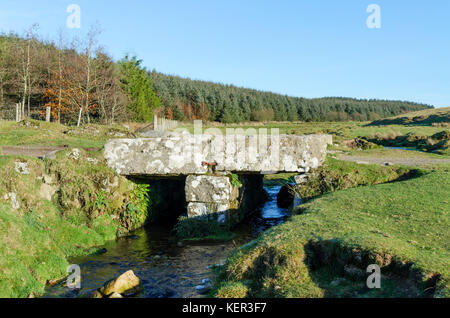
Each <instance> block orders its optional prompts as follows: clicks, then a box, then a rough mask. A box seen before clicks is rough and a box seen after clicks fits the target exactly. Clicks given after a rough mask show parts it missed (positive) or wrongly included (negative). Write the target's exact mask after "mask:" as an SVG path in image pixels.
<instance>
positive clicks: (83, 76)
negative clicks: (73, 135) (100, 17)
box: [0, 25, 160, 126]
mask: <svg viewBox="0 0 450 318" xmlns="http://www.w3.org/2000/svg"><path fill="white" fill-rule="evenodd" d="M37 30H38V26H37V25H33V26H32V27H31V28H30V29H29V30H27V31H26V32H25V33H24V34H20V35H19V34H15V33H11V34H2V35H0V109H8V108H12V107H13V105H14V104H17V103H19V104H20V108H21V114H22V118H25V117H31V116H32V115H33V116H41V117H43V116H45V109H46V108H47V107H50V108H51V117H52V119H53V120H54V121H57V122H60V123H65V124H69V125H74V124H76V125H78V126H79V125H82V124H89V123H92V122H96V123H103V124H112V123H116V122H123V121H128V120H134V121H151V119H152V114H153V111H154V110H155V109H158V108H160V104H159V99H158V97H157V96H156V92H155V90H154V89H153V88H152V85H151V83H150V77H149V76H148V74H147V71H146V69H145V68H144V67H143V66H142V61H140V60H138V59H137V58H135V57H129V56H125V57H124V58H123V59H121V60H120V61H114V60H113V59H112V57H111V56H110V55H109V54H108V53H107V52H106V51H105V50H104V49H103V48H102V47H101V46H100V45H99V43H98V40H97V38H98V35H99V34H100V31H99V29H98V28H97V27H95V26H94V27H91V28H90V30H89V32H88V33H87V34H86V36H85V37H84V38H72V39H70V40H69V39H67V38H65V37H64V34H63V33H62V32H60V33H59V36H58V39H57V40H45V39H42V38H40V37H39V35H38V33H37ZM33 110H37V113H36V112H33Z"/></svg>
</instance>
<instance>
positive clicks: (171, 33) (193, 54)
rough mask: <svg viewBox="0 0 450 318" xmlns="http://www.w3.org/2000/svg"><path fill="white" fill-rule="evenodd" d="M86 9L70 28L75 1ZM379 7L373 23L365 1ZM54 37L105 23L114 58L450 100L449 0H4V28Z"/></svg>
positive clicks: (209, 73)
mask: <svg viewBox="0 0 450 318" xmlns="http://www.w3.org/2000/svg"><path fill="white" fill-rule="evenodd" d="M70 4H78V5H79V6H80V8H81V29H68V28H67V27H66V19H67V17H68V16H69V13H67V12H66V9H67V6H68V5H70ZM370 4H378V5H379V6H380V8H381V28H380V29H369V28H368V27H367V25H366V19H367V17H368V16H369V15H370V14H369V13H367V12H366V8H367V7H368V5H370ZM34 22H37V23H39V25H40V34H41V35H43V36H46V37H54V36H55V35H56V34H57V31H58V29H60V28H63V29H64V30H65V33H66V35H67V36H72V35H82V34H85V33H86V32H87V31H88V29H89V26H90V25H92V24H94V23H99V24H100V25H101V27H102V29H103V33H102V34H101V36H100V42H101V43H102V45H103V46H104V47H105V48H106V49H107V50H108V51H109V52H110V53H111V54H112V55H113V57H114V58H115V59H119V58H121V57H123V56H124V55H125V54H126V53H128V52H129V53H131V54H136V55H137V56H138V57H139V58H141V59H143V60H144V62H145V65H146V66H147V67H148V68H149V69H156V70H157V71H160V72H163V73H168V74H176V75H180V76H183V77H190V78H193V79H202V80H211V81H215V82H221V83H227V84H235V85H238V86H244V87H251V88H256V89H260V90H268V91H273V92H277V93H282V94H288V95H292V96H302V97H323V96H348V97H357V98H379V99H400V100H410V101H417V102H422V103H427V104H431V105H434V106H436V107H442V106H450V1H448V0H434V1H413V0H408V1H406V0H395V1H393V0H389V1H381V0H370V1H363V0H346V1H335V0H308V1H301V0H297V1H287V0H286V1H283V0H280V1H275V0H273V1H264V0H240V1H234V0H221V1H219V0H207V1H204V0H201V1H200V0H185V1H149V0H128V1H122V0H115V1H111V0H109V1H108V0H90V1H84V0H70V1H66V0H20V1H17V0H2V1H1V3H0V30H1V31H5V32H6V31H10V30H13V31H17V32H22V31H24V30H25V29H26V28H28V27H29V26H30V25H31V24H32V23H34Z"/></svg>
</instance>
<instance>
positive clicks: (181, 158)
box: [104, 133, 332, 223]
mask: <svg viewBox="0 0 450 318" xmlns="http://www.w3.org/2000/svg"><path fill="white" fill-rule="evenodd" d="M331 142H332V139H331V136H329V135H304V136H297V135H275V136H273V135H272V136H270V135H269V136H261V135H251V136H248V135H247V136H246V135H231V136H229V135H227V136H224V135H220V134H209V135H205V134H201V135H193V134H189V133H169V134H161V135H156V136H153V137H148V138H136V139H114V140H110V141H108V142H107V143H106V145H105V150H104V156H105V159H106V161H107V164H108V166H109V167H111V168H113V169H114V170H116V172H117V173H119V174H121V175H124V176H128V177H145V178H177V177H178V178H180V177H182V178H185V180H186V181H185V189H184V191H185V195H186V203H187V214H188V216H189V217H199V216H205V217H208V218H213V219H215V220H217V221H219V222H220V223H225V222H232V223H234V222H236V221H239V220H240V219H241V218H242V216H243V214H245V212H243V211H244V210H251V209H254V208H255V207H256V206H255V205H259V204H260V203H262V202H263V201H264V200H265V197H264V194H263V192H264V191H263V188H262V186H263V175H264V174H275V173H285V172H290V173H298V174H305V173H308V172H309V171H310V170H311V169H315V168H317V167H319V166H320V165H321V164H322V163H323V162H324V160H325V157H326V153H327V145H328V144H330V143H331Z"/></svg>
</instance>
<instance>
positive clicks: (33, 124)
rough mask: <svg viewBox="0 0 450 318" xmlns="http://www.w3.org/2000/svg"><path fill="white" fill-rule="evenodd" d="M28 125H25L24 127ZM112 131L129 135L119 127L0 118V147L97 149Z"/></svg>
mask: <svg viewBox="0 0 450 318" xmlns="http://www.w3.org/2000/svg"><path fill="white" fill-rule="evenodd" d="M27 125H28V126H27ZM116 133H121V134H124V136H129V132H128V131H127V130H126V129H125V128H124V127H122V126H119V125H116V126H102V125H95V124H93V125H88V126H84V127H68V126H64V125H59V124H57V123H46V122H43V121H36V120H26V121H24V122H21V123H15V122H11V121H0V146H21V145H27V146H28V145H36V146H37V145H39V146H64V145H67V146H70V147H81V148H83V147H84V148H101V147H103V145H104V144H105V142H106V141H107V140H108V139H111V138H115V134H116Z"/></svg>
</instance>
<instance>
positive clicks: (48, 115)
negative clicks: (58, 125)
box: [45, 107, 51, 123]
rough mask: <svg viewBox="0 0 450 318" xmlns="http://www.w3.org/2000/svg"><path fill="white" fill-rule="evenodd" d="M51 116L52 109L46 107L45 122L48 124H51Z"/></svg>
mask: <svg viewBox="0 0 450 318" xmlns="http://www.w3.org/2000/svg"><path fill="white" fill-rule="evenodd" d="M50 116H51V108H50V107H46V108H45V121H46V122H47V123H49V122H50Z"/></svg>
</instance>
